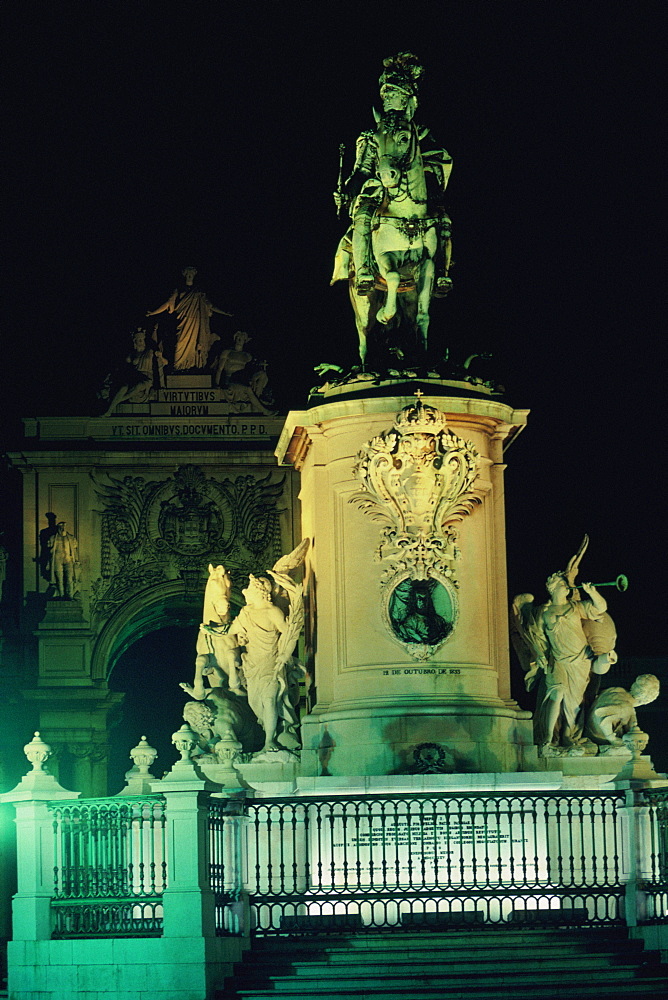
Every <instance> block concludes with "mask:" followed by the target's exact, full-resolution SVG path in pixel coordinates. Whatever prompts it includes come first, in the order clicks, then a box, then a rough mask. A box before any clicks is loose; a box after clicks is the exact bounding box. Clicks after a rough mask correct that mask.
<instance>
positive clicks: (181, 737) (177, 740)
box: [172, 722, 197, 764]
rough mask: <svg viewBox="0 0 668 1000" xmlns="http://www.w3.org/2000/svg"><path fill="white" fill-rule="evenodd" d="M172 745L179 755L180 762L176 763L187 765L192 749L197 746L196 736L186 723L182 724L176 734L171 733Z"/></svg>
mask: <svg viewBox="0 0 668 1000" xmlns="http://www.w3.org/2000/svg"><path fill="white" fill-rule="evenodd" d="M172 743H173V744H174V746H175V747H176V749H177V750H178V752H179V753H180V754H181V760H180V761H177V763H179V764H187V763H189V762H190V754H191V752H192V750H193V747H195V746H196V745H197V736H196V735H195V733H194V732H193V730H192V729H191V728H190V726H189V725H188V724H187V723H186V722H184V723H183V725H182V726H181V728H180V729H179V730H178V731H177V732H175V733H172Z"/></svg>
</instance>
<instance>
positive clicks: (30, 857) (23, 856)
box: [0, 733, 81, 949]
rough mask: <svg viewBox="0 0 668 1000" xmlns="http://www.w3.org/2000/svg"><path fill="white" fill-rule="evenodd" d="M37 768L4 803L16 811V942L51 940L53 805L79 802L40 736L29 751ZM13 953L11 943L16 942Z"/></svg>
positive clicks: (26, 753)
mask: <svg viewBox="0 0 668 1000" xmlns="http://www.w3.org/2000/svg"><path fill="white" fill-rule="evenodd" d="M24 752H25V755H26V757H27V758H28V760H30V761H31V763H32V765H33V768H32V771H30V772H29V773H28V774H27V775H25V777H23V778H22V779H21V781H20V782H19V783H18V785H17V786H16V788H14V789H12V791H11V792H5V793H4V794H3V795H0V801H2V802H9V803H11V804H12V805H13V806H14V808H15V811H16V821H15V822H16V837H17V843H16V868H17V892H16V895H15V896H14V899H13V902H12V940H13V941H44V940H48V939H49V938H50V937H51V929H52V919H51V899H52V897H53V893H54V865H55V856H54V837H53V819H52V816H51V814H50V813H49V810H48V808H47V802H53V801H56V800H62V799H70V800H72V799H78V798H79V795H80V794H81V793H80V792H68V791H67V789H65V788H63V787H62V785H59V784H58V782H57V781H56V779H55V778H54V777H53V775H51V774H49V773H48V772H47V771H45V770H44V769H43V765H44V763H45V761H46V760H48V758H49V757H50V756H51V748H50V747H49V746H48V745H47V744H46V743H44V742H43V741H42V740H41V739H40V735H39V733H35V736H34V738H33V739H32V741H31V742H30V743H28V744H27V745H26V746H25V747H24ZM10 949H11V942H10Z"/></svg>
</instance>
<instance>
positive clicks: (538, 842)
mask: <svg viewBox="0 0 668 1000" xmlns="http://www.w3.org/2000/svg"><path fill="white" fill-rule="evenodd" d="M623 805H624V796H623V793H621V792H619V793H616V792H606V793H601V794H598V793H593V792H582V793H576V792H572V793H554V794H545V793H535V794H518V795H513V794H511V793H496V794H480V795H475V794H467V795H464V794H459V793H454V792H453V793H443V794H429V793H423V794H411V795H407V796H396V795H394V796H389V795H388V796H354V797H348V796H346V797H345V798H344V797H327V798H305V797H302V798H299V799H296V798H293V799H286V798H281V799H279V798H271V799H259V800H255V801H250V802H248V804H247V823H246V825H245V828H241V827H240V826H239V817H238V813H239V803H235V804H234V806H233V807H232V813H234V816H233V815H232V813H229V814H228V812H227V810H228V809H230V806H229V805H228V804H227V803H225V802H223V801H221V802H220V803H218V804H216V806H215V811H214V813H211V814H210V817H211V820H210V822H211V826H212V828H213V827H214V826H215V828H216V831H217V832H216V837H217V838H218V849H217V859H216V865H217V867H216V868H215V873H214V867H212V869H211V871H212V887H213V888H214V892H216V893H217V907H218V925H219V929H220V932H221V933H226V932H227V933H230V932H231V929H230V928H228V927H226V926H225V923H224V917H223V913H224V911H225V909H226V906H229V905H230V904H232V903H234V902H235V900H238V898H239V886H240V885H241V881H243V884H244V886H245V888H246V890H247V892H248V895H249V902H250V912H251V924H252V930H253V933H255V934H257V935H263V934H281V933H304V932H319V931H325V932H327V933H330V932H332V931H336V930H342V931H345V930H350V929H353V928H360V929H367V930H383V931H385V930H402V929H404V930H410V929H414V928H415V927H417V926H420V925H425V924H427V925H433V926H436V925H448V924H449V925H456V924H472V923H484V924H485V925H487V926H490V925H495V924H498V925H501V924H505V923H506V922H508V921H517V922H523V923H525V924H535V925H540V924H590V925H591V924H602V923H606V924H609V923H615V922H621V921H622V919H623V898H624V878H623V872H622V862H621V815H620V811H619V809H620V806H623ZM232 822H234V823H235V824H236V825H235V827H234V830H233V831H232V827H231V826H230V823H232ZM226 830H227V831H228V841H229V840H231V839H232V837H234V838H235V839H236V840H237V841H240V840H241V841H243V842H244V846H243V849H242V853H243V854H244V855H245V859H246V861H245V868H244V870H243V871H242V872H241V873H239V869H238V863H237V862H234V863H233V865H235V866H237V867H235V871H236V872H237V875H236V879H237V881H236V884H235V878H234V877H232V876H231V875H229V876H227V877H226V875H225V865H224V861H223V855H225V854H226V853H227V856H228V858H231V852H232V847H231V846H230V844H229V843H227V846H226V841H225V833H226Z"/></svg>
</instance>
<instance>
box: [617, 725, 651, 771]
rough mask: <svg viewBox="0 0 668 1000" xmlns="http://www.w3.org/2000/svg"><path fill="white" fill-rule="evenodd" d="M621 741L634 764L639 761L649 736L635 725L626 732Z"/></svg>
mask: <svg viewBox="0 0 668 1000" xmlns="http://www.w3.org/2000/svg"><path fill="white" fill-rule="evenodd" d="M622 740H623V742H624V744H625V746H627V747H628V749H629V750H630V751H631V760H632V762H633V763H635V762H636V761H638V760H640V755H641V754H642V752H643V750H644V749H645V748H646V747H647V744H648V743H649V736H648V735H647V733H644V732H643V731H642V729H641V728H640V726H638V725H635V726H633V727H632V728H631V729H629V730H628V732H626V733H624V735H623V736H622Z"/></svg>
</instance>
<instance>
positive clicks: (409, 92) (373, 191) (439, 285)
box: [334, 52, 452, 294]
mask: <svg viewBox="0 0 668 1000" xmlns="http://www.w3.org/2000/svg"><path fill="white" fill-rule="evenodd" d="M423 72H424V70H423V67H422V66H421V65H420V63H419V62H418V60H417V58H416V57H415V56H414V55H412V54H411V53H410V52H401V53H399V55H397V56H394V57H391V58H389V59H386V60H385V61H384V70H383V73H382V75H381V77H380V80H379V84H380V97H381V100H382V102H383V112H382V114H381V115H378V113H377V112H374V114H375V116H376V119H377V121H378V122H379V123H380V124H381V126H383V127H385V128H386V129H390V128H392V127H393V126H394V127H395V128H396V126H397V125H399V124H400V123H402V122H405V123H406V125H407V126H408V127H411V122H412V119H413V115H414V114H415V110H416V108H417V103H418V101H417V95H418V83H419V80H420V77H421V76H422V74H423ZM425 139H426V143H425ZM420 140H421V142H420V145H421V149H422V159H423V164H424V171H425V180H426V182H427V205H428V211H429V214H430V216H432V217H435V218H437V219H438V225H437V228H438V236H439V239H438V245H439V249H438V254H437V260H436V266H437V277H436V289H437V291H441V292H442V293H445V292H446V291H448V290H449V287H450V285H451V281H450V279H449V278H448V267H449V264H450V219H449V217H448V215H447V214H446V212H445V210H444V208H443V193H444V191H445V187H446V185H447V183H448V178H449V176H450V171H451V170H452V157H451V156H450V155H449V154H448V153H447V152H446V150H444V149H439V148H437V147H435V145H434V144H433V140H432V141H431V142H430V140H431V135H430V133H429V132H427V131H425V132H424V133H423V132H422V130H420ZM377 151H378V150H377V140H376V130H371V131H368V132H363V133H362V134H361V135H360V137H359V138H358V140H357V148H356V158H355V166H354V168H353V172H352V174H351V175H350V177H349V178H348V180H347V182H346V184H345V187H344V189H343V191H341V192H338V191H337V192H335V194H334V200H335V202H336V205H337V208H339V209H340V208H341V207H342V205H343V204H345V205H346V207H347V208H348V209H349V210H350V214H351V216H352V220H353V224H352V233H351V235H350V237H349V241H346V242H347V243H348V246H349V247H350V250H351V251H352V258H353V265H354V270H355V291H356V292H357V293H358V294H368V293H369V292H370V291H371V289H372V288H373V285H374V282H375V271H376V268H375V263H374V256H373V252H372V248H371V230H372V221H373V218H374V215H375V214H376V213H377V212H378V210H379V208H380V207H381V206H382V203H383V199H384V197H385V193H384V188H383V185H382V183H381V182H380V180H379V179H378V178H377V177H376V154H377ZM341 249H343V248H341ZM337 263H339V262H338V261H337ZM342 263H343V262H341V264H342ZM342 277H344V275H343V274H342V273H340V269H339V268H337V269H336V270H335V276H334V280H338V279H339V278H342Z"/></svg>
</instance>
